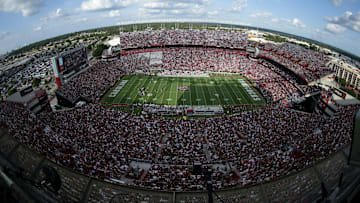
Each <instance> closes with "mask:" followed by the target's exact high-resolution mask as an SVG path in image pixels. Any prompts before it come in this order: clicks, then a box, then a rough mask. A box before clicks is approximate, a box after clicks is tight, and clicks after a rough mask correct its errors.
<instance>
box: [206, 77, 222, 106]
mask: <svg viewBox="0 0 360 203" xmlns="http://www.w3.org/2000/svg"><path fill="white" fill-rule="evenodd" d="M211 82H212V83H213V84H215V82H214V81H211ZM208 89H209V87H208ZM211 89H212V91H211V93H214V91H215V94H217V90H216V84H215V88H211ZM215 98H216V99H217V100H218V103H219V104H221V101H220V98H219V94H217V96H216V97H215Z"/></svg>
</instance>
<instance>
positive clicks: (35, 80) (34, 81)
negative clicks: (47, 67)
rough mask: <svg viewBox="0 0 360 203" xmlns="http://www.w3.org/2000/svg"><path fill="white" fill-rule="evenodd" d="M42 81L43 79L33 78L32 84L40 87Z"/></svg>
mask: <svg viewBox="0 0 360 203" xmlns="http://www.w3.org/2000/svg"><path fill="white" fill-rule="evenodd" d="M40 82H41V79H39V78H35V79H34V80H33V82H32V85H33V86H34V87H39V84H40Z"/></svg>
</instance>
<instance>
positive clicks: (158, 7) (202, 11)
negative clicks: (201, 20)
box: [139, 0, 210, 17]
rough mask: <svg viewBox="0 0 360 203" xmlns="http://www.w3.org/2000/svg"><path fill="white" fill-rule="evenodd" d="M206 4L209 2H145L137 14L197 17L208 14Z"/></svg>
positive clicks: (180, 0) (169, 0) (193, 0)
mask: <svg viewBox="0 0 360 203" xmlns="http://www.w3.org/2000/svg"><path fill="white" fill-rule="evenodd" d="M208 4H210V1H209V0H178V1H173V0H147V1H146V2H144V3H143V4H142V5H141V6H140V8H139V13H141V14H143V15H145V16H147V17H151V16H157V17H161V16H162V17H165V16H166V17H171V16H179V15H181V16H182V17H191V16H196V17H199V16H203V15H206V14H208V12H207V11H206V6H207V5H208Z"/></svg>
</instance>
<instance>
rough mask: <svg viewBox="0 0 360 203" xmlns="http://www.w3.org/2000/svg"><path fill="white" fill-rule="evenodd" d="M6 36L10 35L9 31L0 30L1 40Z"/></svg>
mask: <svg viewBox="0 0 360 203" xmlns="http://www.w3.org/2000/svg"><path fill="white" fill-rule="evenodd" d="M8 36H10V32H1V33H0V40H3V39H5V38H7V37H8Z"/></svg>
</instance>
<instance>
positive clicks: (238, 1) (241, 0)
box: [231, 0, 248, 12]
mask: <svg viewBox="0 0 360 203" xmlns="http://www.w3.org/2000/svg"><path fill="white" fill-rule="evenodd" d="M247 6H248V4H247V0H234V1H233V5H232V9H231V11H234V12H240V11H242V10H244V9H245V8H246V7H247Z"/></svg>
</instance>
